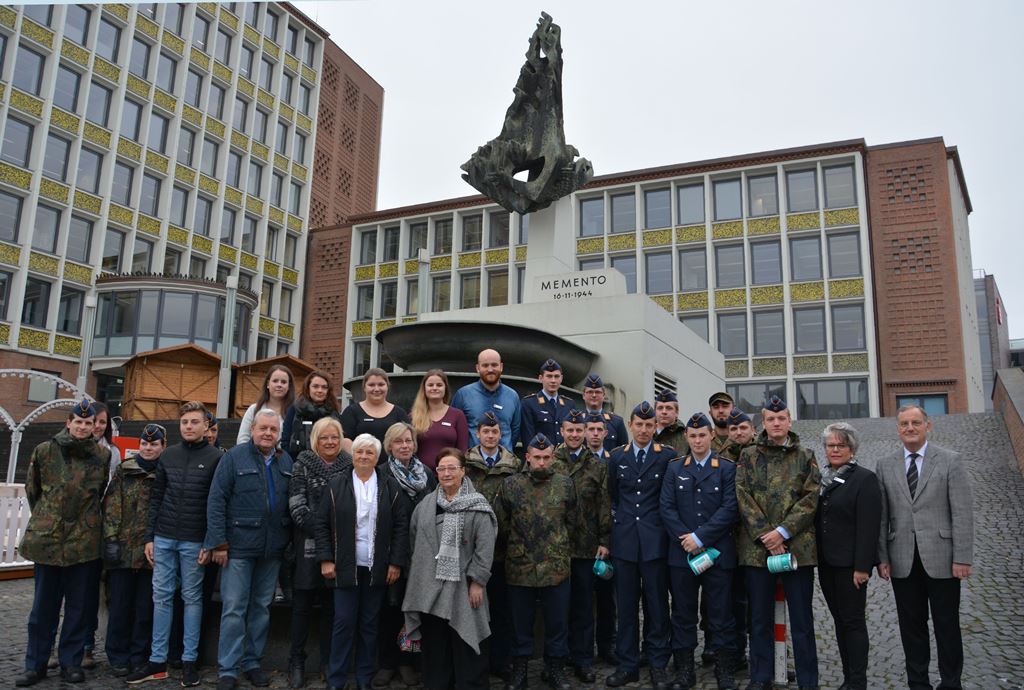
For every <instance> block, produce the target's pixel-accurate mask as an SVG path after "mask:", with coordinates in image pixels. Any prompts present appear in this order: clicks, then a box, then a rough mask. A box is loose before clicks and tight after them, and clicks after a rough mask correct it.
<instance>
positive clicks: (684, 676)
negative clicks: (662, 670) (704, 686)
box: [672, 649, 697, 690]
mask: <svg viewBox="0 0 1024 690" xmlns="http://www.w3.org/2000/svg"><path fill="white" fill-rule="evenodd" d="M672 656H673V657H674V658H675V662H676V685H678V686H679V688H680V689H681V690H690V688H692V687H694V686H695V685H697V671H696V670H695V669H694V667H693V650H692V649H684V650H682V651H679V652H673V654H672Z"/></svg>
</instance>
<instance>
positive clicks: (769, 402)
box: [764, 395, 787, 412]
mask: <svg viewBox="0 0 1024 690" xmlns="http://www.w3.org/2000/svg"><path fill="white" fill-rule="evenodd" d="M764 409H766V410H768V411H769V412H782V411H784V410H786V409H787V408H786V401H785V400H783V399H782V398H780V397H779V396H777V395H773V396H770V397H768V398H765V400H764Z"/></svg>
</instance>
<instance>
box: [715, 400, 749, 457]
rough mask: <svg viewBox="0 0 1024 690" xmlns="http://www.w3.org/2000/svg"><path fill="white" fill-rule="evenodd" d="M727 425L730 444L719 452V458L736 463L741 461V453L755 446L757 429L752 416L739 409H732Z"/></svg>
mask: <svg viewBox="0 0 1024 690" xmlns="http://www.w3.org/2000/svg"><path fill="white" fill-rule="evenodd" d="M726 424H728V426H729V442H728V443H726V445H725V447H724V448H722V450H720V451H719V452H718V457H720V458H725V459H726V460H728V461H730V462H736V461H737V460H739V459H740V451H742V450H743V449H744V448H746V447H747V446H752V445H754V435H755V434H756V433H757V427H755V426H754V421H753V420H752V419H751V418H750V415H748V414H747V413H746V412H744V411H743V410H741V409H740V408H738V407H734V408H732V412H730V413H729V417H728V419H727V420H726Z"/></svg>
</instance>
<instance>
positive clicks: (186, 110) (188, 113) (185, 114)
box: [181, 105, 203, 127]
mask: <svg viewBox="0 0 1024 690" xmlns="http://www.w3.org/2000/svg"><path fill="white" fill-rule="evenodd" d="M181 116H182V118H184V119H186V120H188V121H189V122H191V123H192V124H194V125H196V126H197V127H199V126H201V125H202V124H203V113H202V111H200V110H197V109H195V108H193V107H192V106H190V105H184V106H182V107H181Z"/></svg>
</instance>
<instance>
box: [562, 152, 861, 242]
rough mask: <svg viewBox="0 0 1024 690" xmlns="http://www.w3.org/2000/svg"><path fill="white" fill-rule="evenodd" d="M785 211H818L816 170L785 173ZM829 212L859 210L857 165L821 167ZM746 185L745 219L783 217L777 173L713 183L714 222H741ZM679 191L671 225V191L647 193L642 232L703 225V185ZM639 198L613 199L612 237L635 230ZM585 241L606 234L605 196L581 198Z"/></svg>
mask: <svg viewBox="0 0 1024 690" xmlns="http://www.w3.org/2000/svg"><path fill="white" fill-rule="evenodd" d="M785 176H786V208H787V212H788V213H800V212H805V211H815V210H817V209H818V208H819V203H818V196H819V192H818V170H817V168H807V169H800V170H790V171H787V172H786V174H785ZM822 177H823V178H824V179H823V181H824V184H823V189H824V191H823V194H824V201H825V204H824V206H825V208H846V207H849V206H856V205H857V190H856V183H855V181H854V167H853V165H849V164H847V165H837V166H828V167H823V168H822ZM744 179H745V180H746V183H747V185H746V186H747V195H746V198H747V216H748V217H757V216H774V215H778V214H779V198H778V197H779V194H778V181H777V176H776V174H775V173H771V174H767V175H746V176H745V178H741V177H735V178H730V179H722V180H713V181H712V182H711V205H712V209H713V215H712V219H713V220H715V221H725V220H738V219H740V218H742V217H743V211H742V209H743V180H744ZM675 190H676V202H677V203H676V222H675V223H674V224H673V222H672V188H671V187H664V188H660V189H650V190H646V191H645V192H644V193H643V194H644V208H643V214H644V226H643V227H644V228H645V229H654V228H667V227H672V226H673V225H693V224H698V223H703V222H705V208H704V207H705V193H704V183H703V182H697V183H695V184H687V183H680V184H679V185H677V186H676V187H675ZM636 203H637V199H636V194H635V193H634V192H625V193H622V194H611V195H610V197H609V203H608V215H609V227H608V230H609V232H612V233H616V232H631V231H634V230H636V222H637V213H636ZM579 204H580V205H579V214H580V228H579V234H580V236H581V237H593V236H597V235H603V234H604V233H605V213H606V204H605V200H604V197H593V198H589V199H587V198H584V199H580V202H579Z"/></svg>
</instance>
